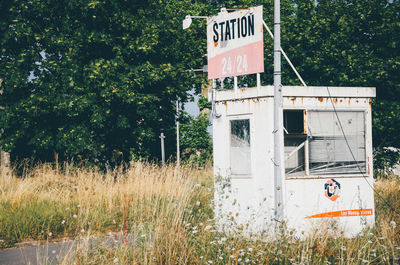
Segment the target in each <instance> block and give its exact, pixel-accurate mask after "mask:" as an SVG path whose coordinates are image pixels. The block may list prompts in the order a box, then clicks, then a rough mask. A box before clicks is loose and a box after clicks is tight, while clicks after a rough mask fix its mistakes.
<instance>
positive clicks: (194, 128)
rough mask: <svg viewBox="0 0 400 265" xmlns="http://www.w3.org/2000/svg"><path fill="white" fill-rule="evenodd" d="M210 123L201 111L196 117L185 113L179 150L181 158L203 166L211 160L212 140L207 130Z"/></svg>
mask: <svg viewBox="0 0 400 265" xmlns="http://www.w3.org/2000/svg"><path fill="white" fill-rule="evenodd" d="M210 125H211V123H210V121H209V119H208V114H207V113H205V112H203V113H200V115H199V116H198V117H196V118H193V117H191V116H190V115H187V114H185V115H184V116H183V118H182V125H181V128H180V131H181V137H180V142H181V150H182V159H183V160H186V161H188V162H190V163H194V164H195V165H199V166H203V165H205V164H207V163H209V162H211V160H212V140H211V136H210V134H209V133H208V131H207V127H208V126H210Z"/></svg>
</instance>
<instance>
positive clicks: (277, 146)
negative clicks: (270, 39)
mask: <svg viewBox="0 0 400 265" xmlns="http://www.w3.org/2000/svg"><path fill="white" fill-rule="evenodd" d="M274 35H275V36H274V37H275V38H274V166H275V167H274V198H275V211H274V217H275V220H276V221H278V222H281V221H282V219H283V196H282V178H283V177H284V175H285V167H284V164H283V163H284V158H283V155H284V152H283V109H282V83H281V15H280V0H274Z"/></svg>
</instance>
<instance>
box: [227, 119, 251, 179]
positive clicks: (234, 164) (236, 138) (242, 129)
mask: <svg viewBox="0 0 400 265" xmlns="http://www.w3.org/2000/svg"><path fill="white" fill-rule="evenodd" d="M230 156H231V157H230V160H231V172H232V174H233V175H250V173H251V159H250V120H248V119H243V120H231V150H230Z"/></svg>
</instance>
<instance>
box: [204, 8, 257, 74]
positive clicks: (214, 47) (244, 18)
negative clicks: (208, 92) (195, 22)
mask: <svg viewBox="0 0 400 265" xmlns="http://www.w3.org/2000/svg"><path fill="white" fill-rule="evenodd" d="M262 17H263V7H262V6H258V7H251V8H249V9H244V10H239V11H235V12H231V13H228V12H226V11H225V12H220V13H219V14H218V16H214V17H209V18H208V19H207V54H208V79H216V78H223V77H232V76H240V75H248V74H254V73H262V72H264V47H263V24H262V21H263V18H262Z"/></svg>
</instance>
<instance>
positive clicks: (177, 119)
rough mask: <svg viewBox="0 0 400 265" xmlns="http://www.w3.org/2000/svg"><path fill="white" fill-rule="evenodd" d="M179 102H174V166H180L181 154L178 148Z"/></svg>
mask: <svg viewBox="0 0 400 265" xmlns="http://www.w3.org/2000/svg"><path fill="white" fill-rule="evenodd" d="M179 145H180V144H179V102H178V100H176V165H178V166H179V165H180V164H181V152H180V148H179Z"/></svg>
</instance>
